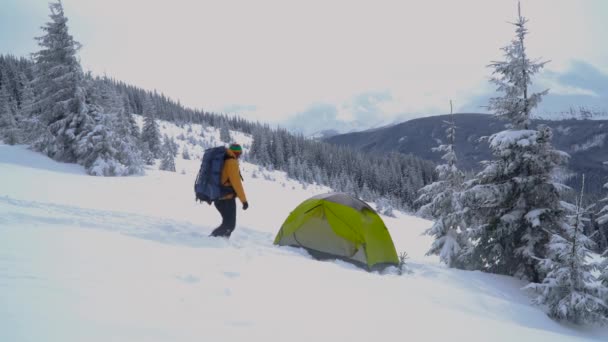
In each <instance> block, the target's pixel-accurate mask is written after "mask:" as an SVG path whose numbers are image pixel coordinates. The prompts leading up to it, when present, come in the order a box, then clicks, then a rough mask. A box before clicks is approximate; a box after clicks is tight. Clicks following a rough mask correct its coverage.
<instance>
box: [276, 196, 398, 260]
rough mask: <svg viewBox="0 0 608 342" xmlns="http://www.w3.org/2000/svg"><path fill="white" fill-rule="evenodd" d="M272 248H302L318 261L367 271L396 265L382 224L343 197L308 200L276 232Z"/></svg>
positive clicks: (371, 212) (362, 206) (360, 205)
mask: <svg viewBox="0 0 608 342" xmlns="http://www.w3.org/2000/svg"><path fill="white" fill-rule="evenodd" d="M274 244H275V245H280V246H295V247H303V248H305V249H306V250H307V251H308V252H309V253H310V254H311V255H312V256H313V257H315V258H318V259H327V258H333V259H342V260H346V261H349V262H352V263H354V264H356V265H358V266H362V267H364V268H366V269H368V270H372V269H379V268H384V267H386V266H390V265H395V266H397V265H398V264H399V257H398V256H397V251H396V250H395V245H394V244H393V240H392V239H391V236H390V234H389V232H388V229H387V228H386V226H385V225H384V222H383V221H382V219H381V218H380V216H379V215H378V213H376V211H374V209H372V208H371V207H370V206H369V205H368V204H367V203H365V202H363V201H362V200H360V199H357V198H354V197H352V196H350V195H348V194H345V193H328V194H322V195H317V196H314V197H311V198H309V199H307V200H305V201H304V202H302V203H301V204H300V205H298V206H297V207H296V208H295V209H294V210H293V211H292V212H291V213H290V214H289V216H288V217H287V219H286V220H285V222H284V223H283V226H282V227H281V229H280V230H279V233H278V234H277V236H276V238H275V240H274Z"/></svg>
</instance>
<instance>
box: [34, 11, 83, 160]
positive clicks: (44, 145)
mask: <svg viewBox="0 0 608 342" xmlns="http://www.w3.org/2000/svg"><path fill="white" fill-rule="evenodd" d="M49 8H50V10H51V14H50V18H51V21H50V22H48V23H47V24H46V25H45V26H44V27H42V29H43V30H44V31H45V32H46V34H45V35H43V36H42V37H39V38H37V39H38V44H39V45H40V47H41V48H42V49H41V50H40V51H38V52H37V53H35V54H34V60H35V66H34V68H35V78H34V87H35V89H36V91H35V93H36V95H37V98H36V107H38V110H39V111H40V113H41V117H40V123H41V126H40V127H43V129H44V130H45V131H46V132H39V137H40V139H39V140H38V141H36V142H35V143H34V144H33V145H34V148H36V149H37V150H39V151H41V152H44V153H46V154H48V155H49V156H50V157H52V158H54V159H57V160H61V161H66V162H75V161H76V160H77V159H78V155H77V152H76V149H77V145H78V142H79V139H81V138H82V137H83V136H85V135H86V134H87V133H88V132H89V131H88V130H89V129H90V128H91V122H92V120H91V118H90V117H89V115H88V110H87V108H86V104H85V90H84V81H83V78H84V75H83V72H82V68H81V66H80V63H79V62H78V59H77V57H76V53H77V51H78V49H79V48H80V45H79V44H78V43H77V42H76V41H74V39H73V38H72V36H71V35H70V34H69V33H68V26H67V21H68V19H67V18H66V16H65V14H64V12H63V6H62V4H61V2H54V3H51V4H49Z"/></svg>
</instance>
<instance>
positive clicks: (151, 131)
mask: <svg viewBox="0 0 608 342" xmlns="http://www.w3.org/2000/svg"><path fill="white" fill-rule="evenodd" d="M160 138H161V137H160V129H159V128H158V123H157V122H156V120H155V119H154V116H153V114H152V111H149V112H147V113H145V115H144V126H143V128H142V130H141V142H142V143H146V144H147V145H148V150H149V151H150V153H151V155H152V157H153V158H160V157H161V156H162V153H161V139H160Z"/></svg>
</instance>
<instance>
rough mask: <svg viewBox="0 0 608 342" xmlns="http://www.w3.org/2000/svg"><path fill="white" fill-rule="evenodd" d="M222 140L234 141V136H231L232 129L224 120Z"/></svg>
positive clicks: (221, 130)
mask: <svg viewBox="0 0 608 342" xmlns="http://www.w3.org/2000/svg"><path fill="white" fill-rule="evenodd" d="M220 140H221V141H222V142H225V143H230V142H232V138H231V137H230V130H229V129H228V124H227V123H226V122H224V121H222V123H221V126H220Z"/></svg>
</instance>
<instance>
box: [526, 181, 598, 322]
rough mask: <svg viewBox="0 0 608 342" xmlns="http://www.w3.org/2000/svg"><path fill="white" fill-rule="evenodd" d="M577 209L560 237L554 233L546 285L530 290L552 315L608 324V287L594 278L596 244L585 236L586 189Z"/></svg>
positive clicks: (529, 287)
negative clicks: (607, 314) (606, 297)
mask: <svg viewBox="0 0 608 342" xmlns="http://www.w3.org/2000/svg"><path fill="white" fill-rule="evenodd" d="M584 185H585V178H584V176H583V185H582V186H581V194H580V197H579V199H578V201H577V204H576V207H575V208H569V209H570V210H569V211H570V212H571V214H570V215H568V220H567V221H566V222H564V224H562V225H561V227H559V228H560V229H559V234H551V240H550V243H549V246H548V256H547V259H545V260H543V262H542V263H541V267H542V268H543V269H544V271H545V272H546V273H547V276H546V277H545V278H544V280H543V282H542V283H533V284H530V285H528V286H527V287H526V288H528V289H532V290H534V291H535V292H537V293H538V296H537V297H536V298H535V299H534V302H535V303H536V304H541V305H546V306H547V307H548V308H549V316H550V317H552V318H555V319H558V320H565V321H569V322H571V323H575V324H593V323H608V318H607V317H606V316H605V315H604V313H603V311H605V310H606V308H607V306H606V303H605V302H604V299H603V298H605V296H606V294H608V287H606V286H605V285H603V284H602V283H601V282H600V281H598V279H597V278H596V277H595V276H594V275H593V272H594V271H595V270H596V269H597V266H598V265H597V264H596V263H595V262H591V261H589V260H590V259H591V258H590V257H591V252H590V250H589V249H590V248H591V247H592V245H593V241H592V240H591V239H590V238H589V237H587V236H586V235H585V234H584V223H585V222H586V221H588V220H589V219H588V218H587V215H588V213H589V212H588V209H583V207H582V206H583V190H584Z"/></svg>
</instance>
